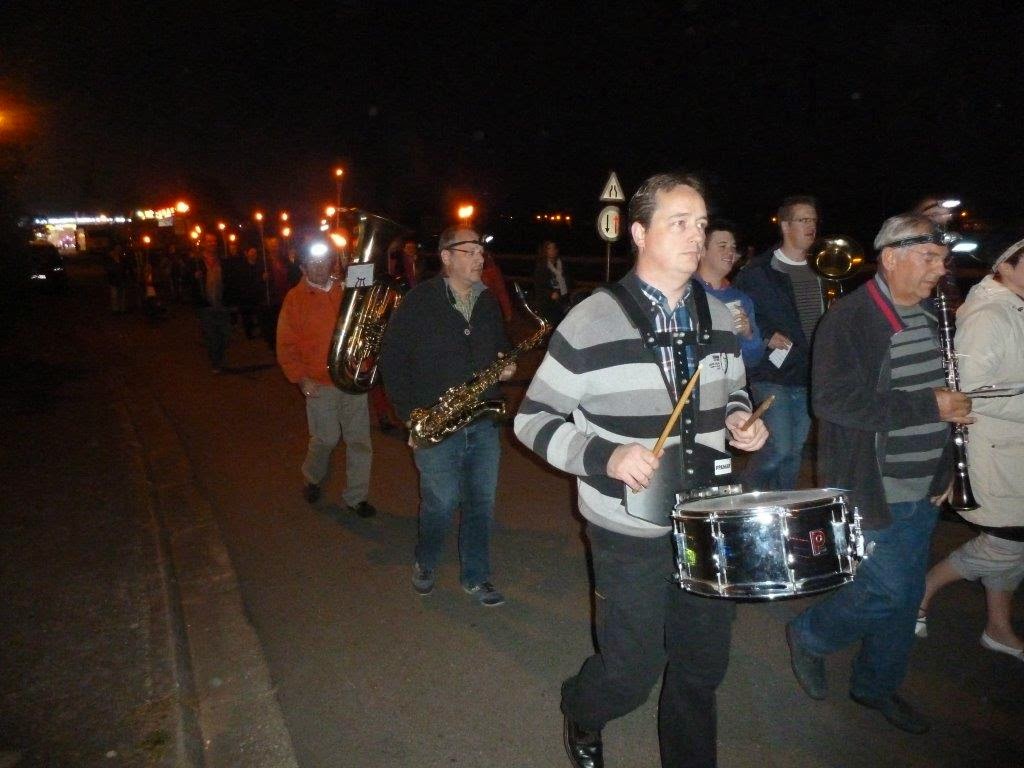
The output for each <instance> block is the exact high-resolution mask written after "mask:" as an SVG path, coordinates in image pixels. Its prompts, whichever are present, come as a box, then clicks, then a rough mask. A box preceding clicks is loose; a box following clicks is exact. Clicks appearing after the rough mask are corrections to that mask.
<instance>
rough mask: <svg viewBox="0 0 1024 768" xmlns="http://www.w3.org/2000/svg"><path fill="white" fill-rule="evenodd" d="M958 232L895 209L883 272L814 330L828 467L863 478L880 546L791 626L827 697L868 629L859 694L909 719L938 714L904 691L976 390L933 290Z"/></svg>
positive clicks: (887, 229) (860, 504) (796, 649)
mask: <svg viewBox="0 0 1024 768" xmlns="http://www.w3.org/2000/svg"><path fill="white" fill-rule="evenodd" d="M946 242H947V236H946V235H945V233H944V232H942V231H941V230H939V229H936V228H935V227H934V225H933V224H932V223H931V222H930V221H929V220H928V219H927V218H926V217H924V216H921V215H918V214H904V215H901V216H893V217H892V218H890V219H888V220H887V221H886V222H885V223H884V224H883V225H882V229H881V231H879V233H878V236H877V237H876V238H875V249H876V250H877V251H879V257H878V274H877V275H876V276H875V277H874V278H873V279H872V280H870V281H868V282H867V283H865V284H864V285H863V286H861V287H860V288H859V289H857V290H856V291H854V292H853V293H851V294H849V295H848V296H846V297H845V298H843V299H841V300H839V301H838V302H836V304H835V305H833V307H832V308H831V309H830V310H829V312H828V313H827V314H826V315H825V317H824V318H823V319H822V321H821V324H820V326H819V327H818V331H817V334H816V336H815V342H814V363H813V380H812V392H813V404H814V413H815V415H816V416H817V417H818V418H819V419H820V420H821V421H822V431H821V445H820V447H819V457H820V468H819V471H820V475H821V479H822V481H823V482H824V483H825V484H826V485H829V486H833V487H837V488H848V489H850V494H849V497H850V502H851V504H852V505H853V506H854V507H856V508H857V509H858V510H859V511H860V514H861V515H862V516H863V526H864V528H865V529H866V530H865V540H866V544H867V552H868V556H867V558H866V559H865V560H863V561H862V563H861V564H860V567H859V568H858V570H857V574H856V577H855V578H854V580H853V581H852V582H850V583H848V584H845V585H844V586H842V587H840V588H839V590H837V591H836V592H834V593H833V594H832V595H830V596H829V597H828V598H827V599H825V600H823V601H821V602H819V603H817V604H815V605H814V606H812V607H811V608H809V609H808V610H806V611H804V612H803V613H801V614H800V615H799V616H797V617H796V618H795V619H793V620H792V621H791V622H790V624H789V625H788V626H787V629H786V636H787V640H788V642H789V646H790V654H791V660H792V663H793V671H794V673H795V674H796V677H797V681H798V682H799V683H800V685H801V686H802V687H803V688H804V690H805V691H806V692H807V694H808V695H809V696H811V697H812V698H815V699H823V698H825V696H826V684H825V660H824V657H825V656H826V655H828V654H830V653H834V652H835V651H838V650H840V649H842V648H844V647H846V646H848V645H850V644H851V643H855V642H858V641H860V643H861V650H860V653H859V654H858V655H857V657H856V659H855V660H854V664H853V676H852V679H851V680H850V697H851V698H852V699H853V700H854V701H855V702H857V703H858V704H861V705H863V706H865V707H870V708H872V709H876V710H878V711H880V712H881V713H882V715H883V716H884V717H885V718H886V719H887V720H888V721H889V722H890V723H892V724H893V725H895V726H896V727H897V728H900V729H902V730H904V731H907V732H909V733H924V732H926V731H927V730H928V727H929V726H928V723H927V721H926V720H925V719H924V718H923V717H922V716H921V715H920V714H919V713H918V712H917V711H915V710H914V708H913V707H911V705H910V704H908V703H907V702H906V701H904V700H903V699H902V698H901V697H900V696H899V695H898V694H896V690H897V689H898V688H899V686H900V684H901V683H902V682H903V678H904V676H905V675H906V671H907V663H908V661H909V657H910V649H911V647H912V646H913V643H914V624H915V621H916V618H917V607H918V605H919V603H920V601H921V597H922V595H923V593H924V576H925V570H926V568H927V565H928V551H929V543H930V540H931V534H932V530H933V528H934V526H935V521H936V519H937V514H938V512H937V505H938V504H939V503H941V501H942V499H943V497H944V496H945V495H946V493H948V488H949V479H950V467H951V453H950V445H951V441H950V439H949V434H950V433H949V427H948V426H947V424H946V423H944V422H950V423H960V424H967V423H970V422H972V421H973V418H972V417H970V416H969V414H970V410H971V401H970V398H968V397H967V396H965V395H963V394H962V393H960V392H954V391H951V390H949V389H947V388H946V387H945V378H944V375H943V368H942V354H941V351H940V347H939V340H938V334H937V329H936V321H935V317H934V316H933V315H932V313H931V309H930V306H929V303H928V301H927V299H928V297H929V295H930V294H931V292H932V291H933V290H934V289H935V286H936V284H937V283H938V281H939V279H940V278H941V277H942V276H943V274H944V273H945V264H944V262H945V258H946V255H947V254H948V250H949V249H948V248H947V246H946Z"/></svg>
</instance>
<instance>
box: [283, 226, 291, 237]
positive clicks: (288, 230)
mask: <svg viewBox="0 0 1024 768" xmlns="http://www.w3.org/2000/svg"><path fill="white" fill-rule="evenodd" d="M281 236H282V237H291V236H292V228H291V227H284V228H282V229H281Z"/></svg>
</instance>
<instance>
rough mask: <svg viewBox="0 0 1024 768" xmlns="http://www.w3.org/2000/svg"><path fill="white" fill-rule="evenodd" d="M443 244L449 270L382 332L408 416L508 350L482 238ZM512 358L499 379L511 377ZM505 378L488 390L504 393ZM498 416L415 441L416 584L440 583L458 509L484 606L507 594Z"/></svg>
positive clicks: (469, 573)
mask: <svg viewBox="0 0 1024 768" xmlns="http://www.w3.org/2000/svg"><path fill="white" fill-rule="evenodd" d="M438 248H439V251H440V255H441V263H442V266H443V268H444V269H443V272H442V274H440V275H437V276H436V277H433V278H431V279H429V280H427V281H425V282H423V283H420V284H419V285H417V286H416V287H415V288H414V289H413V290H412V291H410V292H409V294H408V295H407V296H406V297H405V299H403V301H402V303H401V304H400V305H399V307H398V309H397V310H396V311H395V313H394V315H393V316H392V318H391V321H390V323H389V324H388V328H387V331H386V332H385V334H384V344H383V348H382V351H381V356H380V367H381V371H382V373H383V375H384V382H385V386H386V387H387V389H388V392H389V393H390V395H391V399H392V401H393V402H394V404H395V408H396V409H397V410H398V414H399V416H400V417H401V418H402V420H403V421H405V422H408V420H409V418H410V414H411V412H412V410H413V409H414V408H429V407H430V406H432V405H434V404H435V403H436V402H437V400H438V398H440V396H441V395H442V394H443V393H444V392H445V391H446V390H447V389H448V388H449V387H452V386H457V385H460V384H463V383H465V382H466V381H467V380H468V379H469V378H471V377H472V375H473V374H474V373H476V372H477V371H480V370H482V369H483V368H486V367H487V366H488V365H490V364H491V363H493V362H494V361H495V360H496V359H497V357H498V356H499V355H500V354H503V353H504V352H506V351H507V350H508V338H507V336H506V335H505V326H504V324H503V322H502V319H501V309H500V307H499V306H498V302H497V300H496V299H495V297H494V294H493V293H492V292H491V291H490V290H488V289H487V287H486V286H485V285H484V284H483V283H482V282H481V280H480V275H481V273H482V271H483V267H484V245H483V242H482V241H481V239H480V236H479V234H477V233H476V232H474V231H473V230H471V229H466V228H459V227H455V228H451V229H448V230H446V231H445V232H443V233H442V234H441V239H440V242H439V243H438ZM514 370H515V365H514V364H512V365H509V366H508V367H507V368H505V370H504V371H503V372H502V374H501V380H502V381H504V380H507V379H509V378H511V376H512V374H513V372H514ZM499 396H500V392H498V391H497V386H496V385H495V386H494V387H492V388H491V390H490V391H488V392H487V393H485V395H484V397H485V398H488V399H492V398H495V397H499ZM498 437H499V435H498V425H497V424H496V423H495V422H493V421H491V420H490V419H483V420H478V421H474V422H471V423H470V424H468V425H467V426H464V427H462V428H461V429H459V430H457V431H455V432H454V433H453V434H451V435H448V436H447V437H446V438H445V439H444V440H442V441H441V442H440V443H437V444H436V445H428V446H421V447H417V446H415V445H414V444H413V443H412V441H411V439H410V445H411V446H412V447H413V458H414V460H415V462H416V468H417V469H418V470H419V473H420V499H421V501H420V519H419V536H418V539H417V542H416V554H415V563H414V565H413V576H412V586H413V589H414V590H415V591H416V593H417V594H420V595H424V596H426V595H429V594H430V593H431V592H432V591H433V589H434V582H435V580H436V578H437V569H438V566H439V565H440V561H441V552H442V550H443V548H444V540H445V537H446V535H447V533H448V528H449V527H450V526H451V521H452V518H453V517H454V515H455V512H456V510H459V511H460V512H461V522H460V525H459V558H460V560H461V569H460V581H461V582H462V587H463V589H465V591H466V592H467V593H469V594H470V595H472V596H473V597H475V598H476V599H477V600H478V601H479V602H480V604H481V605H485V606H497V605H501V604H502V603H504V602H505V598H504V597H503V596H502V594H501V592H499V591H498V590H497V589H496V588H495V587H494V585H493V584H492V583H491V580H490V579H491V567H490V538H491V522H492V519H493V516H494V496H495V489H496V487H497V483H498V461H499V459H500V457H501V445H500V442H499V439H498Z"/></svg>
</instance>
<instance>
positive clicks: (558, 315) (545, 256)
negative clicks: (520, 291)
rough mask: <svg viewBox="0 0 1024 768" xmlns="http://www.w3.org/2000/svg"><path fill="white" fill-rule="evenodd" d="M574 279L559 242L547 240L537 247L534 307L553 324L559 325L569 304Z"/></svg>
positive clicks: (534, 274) (534, 273)
mask: <svg viewBox="0 0 1024 768" xmlns="http://www.w3.org/2000/svg"><path fill="white" fill-rule="evenodd" d="M571 290H572V281H571V278H570V277H569V273H568V271H567V270H566V269H565V264H564V262H563V261H562V259H561V258H560V257H559V255H558V244H557V243H555V241H554V240H545V241H544V242H542V243H541V244H540V247H539V248H538V249H537V263H536V267H535V268H534V270H533V309H534V311H536V312H537V313H538V314H539V315H540V316H541V317H543V318H544V319H545V320H547V321H548V322H549V323H551V324H552V325H558V323H560V322H561V321H562V318H563V317H565V313H566V310H567V309H568V306H569V292H570V291H571Z"/></svg>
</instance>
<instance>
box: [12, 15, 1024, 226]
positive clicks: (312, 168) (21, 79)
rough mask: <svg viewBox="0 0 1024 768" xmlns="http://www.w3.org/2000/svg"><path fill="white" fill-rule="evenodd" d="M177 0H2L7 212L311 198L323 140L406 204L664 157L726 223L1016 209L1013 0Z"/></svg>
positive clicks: (586, 195) (553, 189)
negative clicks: (801, 212)
mask: <svg viewBox="0 0 1024 768" xmlns="http://www.w3.org/2000/svg"><path fill="white" fill-rule="evenodd" d="M181 5H183V4H180V3H179V4H163V3H157V2H153V3H146V4H137V5H136V4H111V3H105V2H92V3H85V4H76V3H71V4H70V5H69V4H67V3H62V4H56V3H48V2H43V3H33V4H29V3H16V4H10V3H5V4H4V6H3V9H2V10H0V51H2V59H0V67H2V68H0V99H3V98H5V96H6V98H8V99H10V98H14V99H16V100H17V101H20V102H21V103H22V104H24V105H27V106H29V107H30V108H31V110H32V114H33V117H34V120H33V123H32V125H31V127H30V128H29V129H28V130H27V131H26V132H25V133H24V135H23V136H22V138H21V140H20V144H19V147H20V148H21V151H22V152H23V153H24V154H23V157H24V161H25V167H24V170H23V173H22V175H21V181H20V185H19V187H18V192H19V195H20V198H21V200H22V201H23V202H24V203H25V205H26V207H28V208H29V209H31V210H43V211H55V210H62V211H67V210H74V209H82V210H96V209H99V208H104V209H107V210H114V209H117V208H121V209H125V210H128V209H133V208H135V207H138V206H139V205H140V204H146V205H149V206H157V205H161V204H166V203H167V202H169V201H172V200H173V199H176V198H177V197H178V196H179V195H182V194H184V195H191V196H192V197H193V199H199V200H202V199H203V195H204V194H205V195H207V196H209V197H213V198H215V200H212V201H211V202H210V203H209V204H210V205H213V204H216V205H218V206H223V207H228V206H233V207H234V208H235V209H236V210H237V211H238V212H240V213H245V212H247V211H250V210H251V209H252V207H253V206H257V205H259V206H265V207H267V208H268V209H275V208H282V207H287V208H290V209H292V210H295V211H303V210H312V209H313V207H314V205H320V204H322V203H326V202H329V201H330V200H331V199H332V197H333V181H332V179H331V177H330V169H331V167H332V166H333V164H334V163H336V162H342V163H343V164H344V165H345V167H346V169H347V175H346V179H345V197H346V200H347V201H348V202H351V203H355V204H358V205H360V206H363V207H366V208H368V209H370V210H375V211H378V212H382V213H385V214H386V215H391V216H394V217H396V218H400V219H403V220H406V221H409V222H413V223H415V222H418V221H420V220H421V217H422V216H424V215H425V214H426V215H430V214H436V213H441V212H443V211H447V210H449V209H450V206H451V204H452V202H453V201H454V200H455V199H456V198H457V197H458V196H460V195H464V194H465V195H472V196H474V197H475V198H476V199H478V200H479V201H481V203H482V206H483V208H484V213H485V215H490V216H494V215H496V214H499V213H529V212H533V211H539V210H554V209H561V210H570V211H572V212H574V213H576V215H577V216H578V217H586V218H587V219H588V220H589V219H590V218H591V217H592V216H593V215H595V214H596V212H597V209H598V207H599V206H598V203H597V200H596V198H597V195H598V193H599V192H600V188H601V185H602V183H603V182H604V179H605V177H606V175H607V172H608V170H609V169H612V168H614V169H615V170H616V171H617V172H618V173H619V177H620V178H621V179H622V181H623V183H624V185H625V187H626V190H627V192H629V191H631V190H632V189H633V188H634V187H635V186H636V184H637V183H638V182H639V181H641V180H642V179H643V177H645V176H646V175H648V174H649V173H651V172H655V171H659V170H665V169H667V168H680V167H685V168H692V169H696V170H698V171H699V172H700V173H702V174H703V175H704V176H705V177H706V178H707V179H708V180H709V182H710V191H711V197H712V200H713V201H714V203H715V206H716V208H717V209H718V210H720V211H722V212H724V213H727V214H729V215H731V216H733V217H735V218H739V219H740V220H742V221H753V220H755V219H756V220H764V218H766V217H767V216H768V215H770V212H771V210H772V208H773V207H774V206H775V205H776V204H777V202H778V199H779V198H780V197H781V196H782V195H784V194H787V193H791V192H796V191H810V192H812V193H815V194H817V195H818V196H819V197H820V198H821V200H822V203H823V210H824V213H825V216H826V218H827V223H826V229H828V228H829V225H832V224H835V225H837V226H840V227H842V226H845V225H847V224H848V223H849V224H850V225H851V226H866V225H870V226H876V225H877V223H878V222H879V221H880V220H881V218H883V217H884V216H885V215H888V214H891V213H893V212H896V211H897V210H899V209H901V208H903V207H906V206H909V205H910V204H911V203H913V202H914V201H915V199H916V198H918V197H920V196H921V195H922V194H924V193H925V192H929V191H936V192H953V193H956V194H957V195H959V196H961V197H962V198H963V199H964V200H965V202H966V203H967V204H968V206H969V207H971V208H972V209H974V210H977V211H978V212H979V213H981V214H983V215H997V216H1006V215H1015V216H1019V215H1020V207H1021V196H1020V194H1019V191H1018V189H1019V184H1018V183H1017V180H1018V179H1019V178H1020V177H1021V174H1022V171H1024V157H1022V152H1021V150H1020V140H1019V134H1020V126H1021V125H1022V123H1024V98H1022V90H1024V77H1022V75H1024V67H1022V63H1024V62H1022V50H1024V46H1022V45H1021V44H1020V42H1019V35H1020V30H1021V29H1022V22H1024V11H1022V10H1020V4H1019V3H1009V2H1008V3H959V4H954V3H944V2H932V3H929V4H924V5H922V4H920V3H899V2H889V3H853V2H843V3H839V2H834V3H830V2H824V3H810V2H803V3H788V2H729V1H727V0H721V1H719V2H714V1H713V0H689V1H686V0H683V1H682V2H672V3H643V2H633V3H627V4H621V5H620V4H615V3H609V4H582V3H579V4H577V3H572V4H568V3H556V2H552V3H522V4H516V3H489V2H477V3H462V2H457V3H456V2H450V3H436V4H435V3H429V2H420V3H415V2H408V3H405V2H376V3H375V2H361V3H360V2H336V3H322V2H311V3H300V4H295V5H294V6H293V5H291V4H280V5H278V6H276V7H262V6H261V7H257V6H255V5H248V4H234V3H218V4H217V5H216V8H217V10H216V11H213V10H211V11H209V12H200V11H187V12H186V11H182V10H181V9H180V7H176V6H181ZM211 7H212V6H211ZM0 106H2V103H0Z"/></svg>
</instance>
